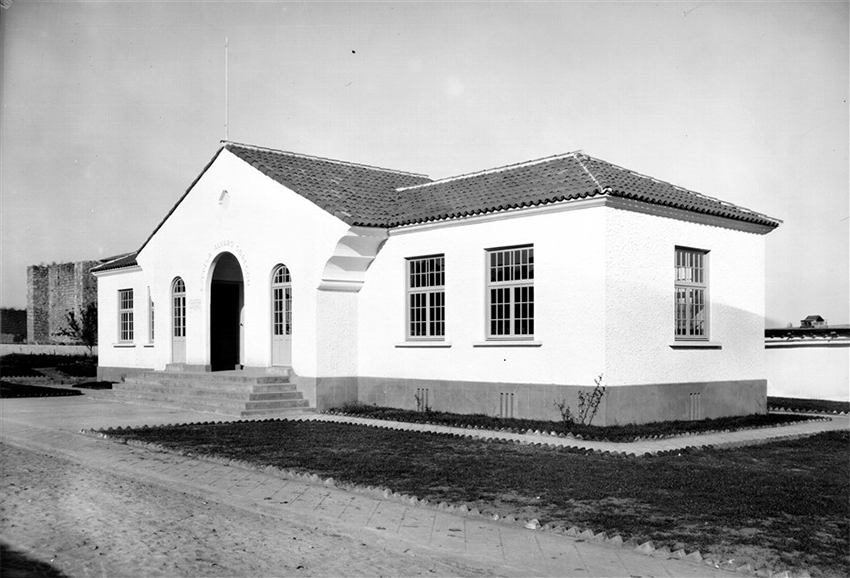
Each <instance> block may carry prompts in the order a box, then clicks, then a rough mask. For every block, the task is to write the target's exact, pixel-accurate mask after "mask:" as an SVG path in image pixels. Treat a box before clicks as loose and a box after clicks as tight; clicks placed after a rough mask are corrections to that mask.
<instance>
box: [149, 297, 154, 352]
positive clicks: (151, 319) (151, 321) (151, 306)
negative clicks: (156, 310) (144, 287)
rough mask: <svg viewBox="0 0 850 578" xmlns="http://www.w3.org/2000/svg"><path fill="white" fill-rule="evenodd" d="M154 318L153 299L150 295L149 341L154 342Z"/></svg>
mask: <svg viewBox="0 0 850 578" xmlns="http://www.w3.org/2000/svg"><path fill="white" fill-rule="evenodd" d="M153 319H154V315H153V299H151V297H150V295H148V342H150V343H153V338H154V331H153Z"/></svg>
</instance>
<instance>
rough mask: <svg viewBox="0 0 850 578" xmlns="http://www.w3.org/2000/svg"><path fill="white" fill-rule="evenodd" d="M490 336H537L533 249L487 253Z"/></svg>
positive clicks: (507, 337) (519, 337) (519, 248)
mask: <svg viewBox="0 0 850 578" xmlns="http://www.w3.org/2000/svg"><path fill="white" fill-rule="evenodd" d="M487 326H488V327H487V337H488V338H490V339H530V338H532V337H534V247H533V246H531V245H527V246H523V247H509V248H505V249H492V250H490V251H487Z"/></svg>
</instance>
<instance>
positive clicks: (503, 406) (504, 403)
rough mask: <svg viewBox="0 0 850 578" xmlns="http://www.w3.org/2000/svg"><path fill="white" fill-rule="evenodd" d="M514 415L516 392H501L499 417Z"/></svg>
mask: <svg viewBox="0 0 850 578" xmlns="http://www.w3.org/2000/svg"><path fill="white" fill-rule="evenodd" d="M513 416H514V394H513V393H499V417H513Z"/></svg>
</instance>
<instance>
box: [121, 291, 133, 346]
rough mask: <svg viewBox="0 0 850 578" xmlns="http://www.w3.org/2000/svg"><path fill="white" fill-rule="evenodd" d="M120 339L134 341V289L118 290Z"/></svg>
mask: <svg viewBox="0 0 850 578" xmlns="http://www.w3.org/2000/svg"><path fill="white" fill-rule="evenodd" d="M118 341H121V342H130V341H133V290H132V289H119V290H118Z"/></svg>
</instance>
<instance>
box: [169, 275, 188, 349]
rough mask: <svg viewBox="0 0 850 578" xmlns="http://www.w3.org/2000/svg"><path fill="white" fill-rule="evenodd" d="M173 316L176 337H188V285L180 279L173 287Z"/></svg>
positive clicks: (176, 280) (175, 281)
mask: <svg viewBox="0 0 850 578" xmlns="http://www.w3.org/2000/svg"><path fill="white" fill-rule="evenodd" d="M171 292H172V300H171V301H172V306H173V310H172V315H173V329H174V337H177V338H185V337H186V284H185V283H183V279H181V278H180V277H178V278H177V279H175V280H174V284H173V285H172V291H171Z"/></svg>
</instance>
